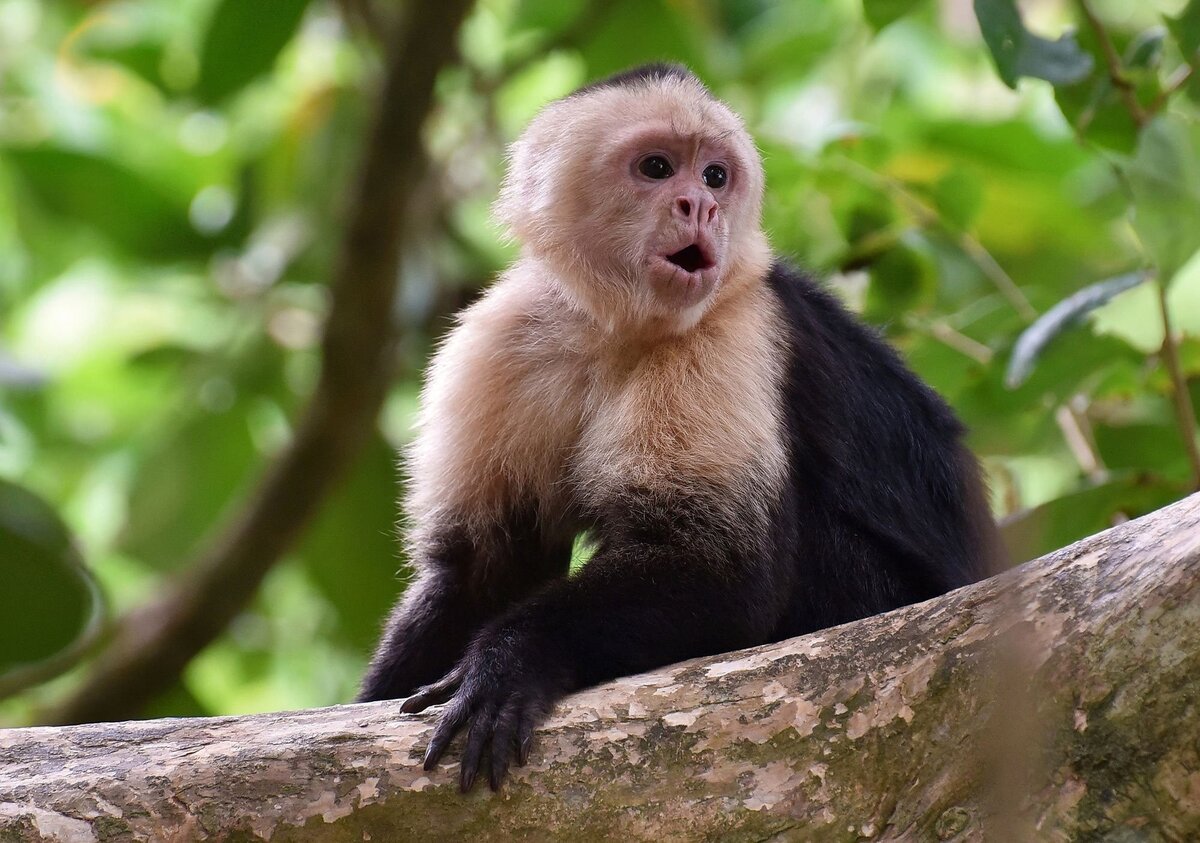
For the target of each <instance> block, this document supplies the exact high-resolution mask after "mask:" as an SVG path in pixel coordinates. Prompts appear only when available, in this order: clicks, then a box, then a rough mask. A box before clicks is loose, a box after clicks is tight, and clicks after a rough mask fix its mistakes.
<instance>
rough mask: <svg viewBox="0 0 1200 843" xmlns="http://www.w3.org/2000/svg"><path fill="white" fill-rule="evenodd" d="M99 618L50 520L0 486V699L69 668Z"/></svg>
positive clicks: (86, 581)
mask: <svg viewBox="0 0 1200 843" xmlns="http://www.w3.org/2000/svg"><path fill="white" fill-rule="evenodd" d="M100 617H101V601H100V595H99V591H98V590H97V588H96V584H95V582H94V581H93V580H92V577H91V575H90V574H89V573H88V571H87V569H86V568H85V567H84V565H83V561H82V559H81V558H80V556H79V551H78V550H77V549H76V547H75V543H74V541H73V540H72V538H71V536H70V534H69V533H68V531H67V528H66V526H65V525H64V524H63V522H62V520H61V519H60V518H59V517H58V515H57V513H55V512H54V510H53V509H51V508H50V506H49V505H48V504H47V503H46V502H45V501H43V500H41V499H40V498H38V497H37V496H35V495H34V494H32V493H31V492H29V491H27V490H25V489H23V488H22V487H20V486H17V485H16V484H14V483H10V482H8V481H4V480H0V697H3V696H5V695H7V694H10V693H12V692H13V691H15V690H18V689H20V688H23V687H27V686H29V685H32V684H35V683H36V682H39V681H43V680H45V679H48V678H50V677H52V676H54V675H56V674H57V673H60V672H61V671H63V670H65V669H66V668H67V667H69V666H70V665H71V664H72V663H73V661H74V660H75V659H76V658H77V657H78V656H79V654H80V650H81V648H82V647H83V646H84V645H85V644H86V642H87V641H88V639H89V638H90V637H91V636H92V635H94V633H95V631H96V629H97V627H98V625H99V622H100Z"/></svg>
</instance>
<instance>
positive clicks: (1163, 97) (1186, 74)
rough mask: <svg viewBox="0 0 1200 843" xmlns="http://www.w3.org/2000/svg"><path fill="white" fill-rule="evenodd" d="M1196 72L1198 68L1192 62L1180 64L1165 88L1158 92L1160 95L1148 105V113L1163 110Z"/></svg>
mask: <svg viewBox="0 0 1200 843" xmlns="http://www.w3.org/2000/svg"><path fill="white" fill-rule="evenodd" d="M1195 72H1196V68H1195V67H1194V66H1193V65H1191V64H1184V65H1180V66H1179V67H1178V68H1176V70H1175V72H1174V73H1173V74H1172V75H1171V78H1170V79H1168V80H1167V81H1166V84H1165V85H1163V89H1162V90H1161V91H1159V92H1158V96H1156V97H1155V98H1154V101H1153V102H1151V103H1150V104H1149V105H1148V106H1146V113H1147V114H1151V115H1153V114H1157V113H1158V112H1160V111H1162V110H1163V109H1164V108H1165V107H1166V105H1167V101H1168V100H1170V99H1171V97H1172V96H1174V95H1175V94H1176V93H1178V92H1179V91H1180V90H1181V89H1182V88H1183V86H1184V85H1186V84H1187V83H1188V80H1190V79H1191V78H1192V75H1193V74H1194V73H1195Z"/></svg>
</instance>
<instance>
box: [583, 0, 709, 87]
mask: <svg viewBox="0 0 1200 843" xmlns="http://www.w3.org/2000/svg"><path fill="white" fill-rule="evenodd" d="M580 52H581V53H582V54H583V58H584V61H585V62H586V63H587V68H588V77H589V78H591V79H596V78H599V77H603V76H608V75H609V74H612V73H616V72H618V71H621V70H625V69H626V68H628V67H630V66H632V65H637V64H643V63H645V62H652V61H677V62H681V63H683V64H686V65H687V66H688V67H690V68H691V69H692V70H694V71H696V72H697V73H699V74H701V76H703V75H704V71H705V61H704V58H705V51H704V50H703V49H702V48H701V37H700V35H699V33H698V31H697V22H696V21H695V20H694V19H693V18H692V17H691V16H689V15H685V14H683V13H682V12H681V11H680V9H679V6H678V4H675V3H668V2H666V0H623V2H617V3H615V4H614V5H613V7H612V9H611V10H609V11H607V12H605V14H604V15H603V16H602V17H601V19H600V22H599V24H598V25H597V26H596V28H595V29H594V30H593V31H591V32H590V33H588V35H587V38H586V40H585V41H584V43H583V44H582V45H581V48H580Z"/></svg>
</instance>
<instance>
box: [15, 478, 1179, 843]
mask: <svg viewBox="0 0 1200 843" xmlns="http://www.w3.org/2000/svg"><path fill="white" fill-rule="evenodd" d="M1197 605H1200V495H1193V496H1192V497H1191V498H1189V499H1187V500H1185V501H1182V502H1180V503H1177V504H1175V505H1173V506H1170V507H1167V508H1166V509H1163V510H1161V511H1159V512H1157V513H1154V514H1152V515H1149V516H1146V517H1145V518H1141V519H1139V520H1137V521H1133V522H1129V523H1126V524H1124V525H1122V526H1120V527H1117V528H1114V529H1112V530H1108V531H1106V532H1104V533H1101V534H1099V535H1097V536H1093V537H1091V538H1089V539H1086V540H1084V541H1082V542H1080V543H1078V544H1076V545H1073V546H1072V547H1069V548H1066V549H1064V550H1061V551H1058V552H1055V553H1052V554H1050V555H1048V556H1045V557H1043V558H1042V559H1039V560H1037V561H1035V562H1032V563H1030V564H1028V565H1025V566H1023V567H1021V568H1018V569H1016V570H1013V571H1009V572H1007V573H1005V574H1002V575H1000V576H998V577H994V578H992V579H990V580H986V581H984V582H982V583H978V584H976V585H973V586H970V587H968V588H965V589H960V590H959V591H956V592H953V593H951V594H948V595H945V596H943V597H940V598H937V599H935V600H931V601H928V602H926V603H923V604H920V605H917V606H911V607H907V608H904V609H900V610H898V611H895V612H890V613H888V614H885V615H879V616H876V617H872V618H867V619H865V620H862V621H859V622H856V623H853V624H847V625H845V626H841V627H837V628H834V629H828V630H823V631H821V632H818V633H816V634H813V635H808V636H804V637H801V638H795V639H792V640H790V641H783V642H780V643H778V644H771V645H767V646H763V647H756V648H753V649H749V650H743V651H739V652H737V653H729V654H724V655H720V656H714V657H711V658H705V659H697V660H694V661H691V662H684V663H682V664H678V665H673V666H670V667H667V668H663V669H662V670H659V671H656V672H653V673H648V674H643V675H640V676H634V677H628V678H625V679H621V680H619V681H617V682H613V683H610V684H608V685H606V686H603V687H599V688H595V689H592V690H590V691H586V692H584V693H581V694H577V695H574V696H572V697H570V698H569V699H568V700H567V701H566V702H565V703H564V704H563V705H562V706H561V707H560V709H559V710H558V712H557V714H556V716H554V717H553V719H552V720H551V721H550V723H549V724H548V725H547V726H546V728H545V729H543V730H542V731H541V732H540V733H539V735H538V738H537V741H536V745H535V747H534V751H533V754H532V763H531V765H530V766H529V767H527V768H525V769H521V770H517V771H515V773H514V774H513V777H512V780H511V781H510V782H509V783H508V784H507V785H506V786H505V789H504V790H503V791H502V792H501V794H499V795H495V796H494V795H491V794H489V793H487V792H486V791H482V792H476V793H474V794H472V795H471V796H469V797H461V796H459V794H458V793H457V784H456V783H457V779H456V777H455V776H454V774H453V767H454V766H455V765H454V764H443V765H442V766H441V767H440V768H439V769H438V770H436V771H434V772H432V773H425V772H424V771H423V770H422V769H421V750H422V749H423V748H424V744H425V741H426V740H427V739H428V737H429V734H430V732H431V730H432V725H433V722H434V719H435V717H436V713H429V714H423V715H401V714H400V713H399V706H398V705H397V704H396V703H370V704H365V705H353V706H338V707H335V708H328V709H321V710H317V711H305V712H292V713H286V714H269V715H255V716H251V717H224V718H211V719H191V720H186V719H185V720H159V721H149V722H141V723H121V724H109V725H96V726H73V727H67V728H36V729H14V730H9V731H0V838H2V839H4V840H14V841H44V840H56V841H62V840H72V841H77V840H85V841H93V840H95V841H99V840H104V841H113V843H118V842H119V841H127V840H142V839H156V840H193V839H200V838H204V839H222V840H225V839H249V838H252V837H253V838H263V839H270V840H271V841H273V843H278V842H279V841H306V840H368V839H370V840H389V841H390V840H397V841H398V840H416V839H421V840H427V839H442V840H488V841H504V840H518V839H522V840H525V839H531V838H534V839H538V840H598V839H619V840H631V841H632V840H653V841H661V840H665V839H669V840H700V839H709V840H711V839H722V840H766V839H771V840H793V839H794V840H954V841H967V840H972V841H973V840H980V839H983V838H984V837H985V836H988V837H989V839H996V840H1030V839H1037V840H1080V839H1084V838H1087V839H1097V840H1098V839H1101V838H1103V839H1112V840H1116V839H1126V838H1128V839H1133V838H1135V837H1136V838H1137V839H1155V840H1158V839H1162V840H1195V839H1200V789H1198V788H1200V785H1198V784H1197V783H1198V782H1200V756H1198V755H1197V750H1196V747H1197V745H1198V744H1197V741H1198V739H1200V718H1198V717H1197V716H1196V699H1197V698H1198V697H1200V613H1198V612H1197V611H1196V606H1197Z"/></svg>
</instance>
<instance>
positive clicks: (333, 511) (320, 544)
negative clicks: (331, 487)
mask: <svg viewBox="0 0 1200 843" xmlns="http://www.w3.org/2000/svg"><path fill="white" fill-rule="evenodd" d="M395 465H396V454H395V452H394V451H393V450H392V448H391V447H389V446H388V445H387V443H386V442H384V441H383V439H382V438H380V437H375V438H374V439H372V440H371V441H370V442H369V443H367V447H365V448H364V449H363V453H362V456H361V457H359V459H358V462H357V464H356V465H355V467H354V469H353V472H352V473H351V475H350V477H349V478H348V481H347V482H346V483H345V484H343V485H342V486H341V487H340V488H339V489H338V491H337V492H336V493H335V494H334V495H333V496H332V497H331V498H330V500H329V501H327V502H326V503H325V504H324V506H323V507H322V508H321V513H320V515H318V516H317V520H316V523H314V524H313V526H312V528H311V529H310V530H309V531H308V533H307V535H306V536H305V538H304V541H303V544H302V545H301V546H300V556H301V557H302V558H303V560H304V567H305V569H306V570H307V571H308V573H309V576H310V577H311V578H312V581H313V582H314V583H315V584H316V586H317V587H318V588H319V589H320V590H321V592H322V593H323V594H324V595H325V598H326V599H327V600H328V601H329V602H330V604H331V605H332V606H333V607H334V609H335V610H336V611H337V613H338V619H339V621H340V623H339V630H340V632H341V633H343V634H344V635H345V636H346V639H347V640H348V642H349V643H350V644H352V645H354V646H355V647H357V648H358V649H360V650H362V651H363V652H366V651H367V650H368V649H369V648H370V647H371V645H372V644H374V643H375V640H376V639H377V638H378V637H379V630H380V629H381V628H382V624H383V620H384V618H385V617H386V615H387V611H388V609H389V608H391V605H392V603H393V602H394V601H395V599H396V596H397V595H398V594H399V593H400V592H401V591H402V590H403V586H402V584H401V582H400V579H399V578H398V577H397V575H396V574H397V571H398V570H400V569H401V568H402V559H401V544H400V541H399V540H398V536H397V534H396V527H395V525H396V518H397V507H396V498H397V491H398V488H399V486H398V482H397V476H396V470H395Z"/></svg>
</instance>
